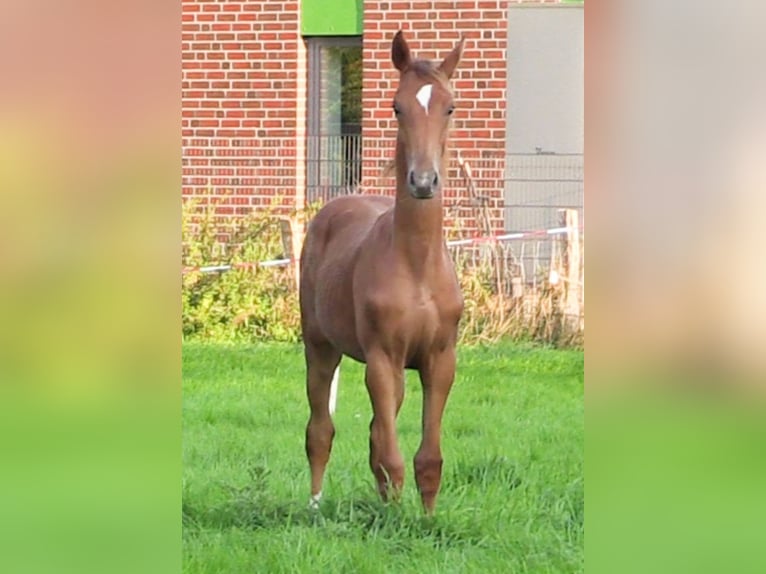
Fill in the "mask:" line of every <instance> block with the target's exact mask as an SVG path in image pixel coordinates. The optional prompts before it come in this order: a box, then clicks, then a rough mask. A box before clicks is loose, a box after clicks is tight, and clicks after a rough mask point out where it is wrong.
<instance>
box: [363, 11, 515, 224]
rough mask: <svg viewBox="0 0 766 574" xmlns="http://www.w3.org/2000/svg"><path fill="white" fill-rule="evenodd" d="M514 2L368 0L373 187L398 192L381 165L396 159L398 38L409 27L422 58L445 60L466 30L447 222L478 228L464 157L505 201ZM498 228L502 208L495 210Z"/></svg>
mask: <svg viewBox="0 0 766 574" xmlns="http://www.w3.org/2000/svg"><path fill="white" fill-rule="evenodd" d="M507 4H508V2H507V0H454V1H449V0H422V1H406V2H405V1H396V0H367V1H365V3H364V60H365V76H364V88H363V96H362V100H363V102H364V104H363V105H364V120H363V126H362V137H363V146H364V152H363V154H364V158H365V165H364V172H363V180H364V183H365V190H366V191H368V192H373V193H387V194H390V193H393V189H394V180H393V178H392V177H391V178H385V179H383V178H381V177H380V172H381V167H382V166H383V165H384V164H385V163H386V162H387V161H388V160H390V158H392V157H393V150H394V142H395V140H396V119H395V118H394V115H393V112H392V110H391V102H392V100H393V96H394V92H395V91H396V86H397V85H398V78H399V72H398V71H397V70H396V69H395V68H394V67H393V64H392V63H391V39H392V38H393V36H394V34H395V33H396V31H397V30H399V29H400V28H402V29H403V30H404V31H405V36H406V38H407V40H408V43H409V45H410V49H411V50H412V52H413V54H414V55H415V56H416V57H420V58H426V59H430V60H441V59H442V58H443V57H444V56H446V55H447V53H449V51H450V50H451V49H452V48H453V47H454V46H455V44H456V43H457V41H458V40H459V39H460V37H461V36H465V38H466V44H465V48H464V52H463V59H462V60H461V62H460V64H459V65H458V68H457V71H456V73H455V75H454V76H453V78H452V85H453V88H454V89H455V102H456V110H455V114H454V116H453V124H452V131H451V136H450V149H451V155H452V162H451V163H452V167H451V169H450V174H449V177H448V180H447V184H446V188H445V203H446V204H447V218H446V223H447V225H449V226H453V227H454V226H455V225H460V226H461V227H462V228H467V230H466V232H470V231H472V228H475V226H476V221H475V219H476V217H475V216H476V214H475V211H474V210H475V208H472V207H471V205H470V201H469V198H470V193H469V191H468V187H467V185H468V181H467V180H466V178H465V173H464V172H463V171H462V170H460V169H459V166H458V162H457V161H456V159H457V156H458V154H459V155H460V156H461V157H462V158H463V160H464V161H467V162H468V164H469V166H470V169H471V172H472V175H473V181H474V185H475V186H476V187H477V192H478V193H479V194H480V195H482V196H485V197H488V198H489V201H490V206H496V205H497V204H499V203H500V202H501V200H502V190H503V181H502V179H503V166H504V157H505V153H504V151H505V89H506V66H505V50H506V37H507V27H508V21H507V8H506V7H507ZM492 219H493V224H494V227H495V228H496V229H499V227H500V226H501V225H502V213H501V211H500V210H499V209H497V208H496V207H495V208H493V209H492Z"/></svg>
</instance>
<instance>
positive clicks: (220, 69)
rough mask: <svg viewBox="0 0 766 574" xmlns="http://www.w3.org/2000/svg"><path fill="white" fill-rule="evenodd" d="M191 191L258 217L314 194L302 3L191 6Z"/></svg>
mask: <svg viewBox="0 0 766 574" xmlns="http://www.w3.org/2000/svg"><path fill="white" fill-rule="evenodd" d="M182 18H183V23H182V46H181V51H182V74H183V78H182V111H181V114H182V150H183V151H182V179H183V183H182V187H183V193H184V194H186V195H188V194H206V193H208V192H209V193H211V194H212V195H219V196H222V200H221V204H222V207H221V208H220V209H219V213H221V214H224V215H225V214H244V213H249V212H250V211H251V210H252V209H253V206H257V205H260V204H263V203H267V202H270V201H271V200H272V199H273V198H275V197H276V198H281V199H283V200H284V203H285V205H288V206H292V205H294V201H295V199H296V195H297V196H301V195H302V194H303V193H304V189H305V130H306V103H305V95H304V94H305V91H306V48H305V45H304V42H303V40H302V38H301V36H300V2H299V0H293V1H281V2H275V1H274V0H249V1H247V2H239V1H231V0H225V1H221V0H217V1H216V0H194V1H192V0H182Z"/></svg>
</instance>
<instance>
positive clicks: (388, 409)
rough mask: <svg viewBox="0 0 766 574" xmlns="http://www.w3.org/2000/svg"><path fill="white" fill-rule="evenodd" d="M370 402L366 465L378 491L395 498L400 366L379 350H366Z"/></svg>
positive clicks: (399, 464) (399, 477) (399, 461)
mask: <svg viewBox="0 0 766 574" xmlns="http://www.w3.org/2000/svg"><path fill="white" fill-rule="evenodd" d="M365 382H366V384H367V390H368V392H369V394H370V402H371V403H372V410H373V417H372V421H371V422H370V469H371V470H372V473H373V474H374V475H375V480H376V482H377V486H378V493H379V494H380V496H381V498H382V499H383V500H384V501H386V500H388V498H389V494H391V495H392V496H393V497H394V498H395V499H396V498H398V496H399V494H400V493H401V490H402V486H403V485H404V459H403V458H402V454H401V452H400V451H399V445H398V441H397V437H396V415H397V413H398V411H399V407H400V406H401V404H402V398H403V396H404V369H403V367H400V366H398V365H396V364H394V361H392V360H391V359H390V358H389V357H388V356H386V355H384V354H382V353H368V354H367V372H366V377H365Z"/></svg>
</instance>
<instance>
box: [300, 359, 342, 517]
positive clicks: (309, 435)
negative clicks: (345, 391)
mask: <svg viewBox="0 0 766 574" xmlns="http://www.w3.org/2000/svg"><path fill="white" fill-rule="evenodd" d="M340 359H341V354H340V353H339V352H337V351H336V350H335V349H333V348H332V347H330V346H329V345H328V346H321V347H319V346H311V345H309V344H307V345H306V394H307V395H308V400H309V407H310V409H311V415H310V417H309V421H308V424H307V425H306V455H307V456H308V459H309V467H310V468H311V500H310V502H309V504H310V505H311V506H312V507H316V506H317V505H318V504H319V499H320V498H321V496H322V480H323V478H324V472H325V468H326V467H327V461H328V460H329V459H330V451H331V449H332V439H333V437H334V436H335V427H334V426H333V424H332V418H331V417H330V410H329V400H330V385H331V382H332V379H333V373H334V372H335V368H336V367H337V366H338V363H340Z"/></svg>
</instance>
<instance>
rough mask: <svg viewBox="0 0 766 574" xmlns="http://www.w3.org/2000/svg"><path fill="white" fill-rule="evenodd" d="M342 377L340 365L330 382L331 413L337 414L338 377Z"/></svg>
mask: <svg viewBox="0 0 766 574" xmlns="http://www.w3.org/2000/svg"><path fill="white" fill-rule="evenodd" d="M339 378H340V365H338V366H337V367H335V372H334V373H333V374H332V382H331V383H330V414H331V415H332V414H335V405H336V404H337V402H338V379H339Z"/></svg>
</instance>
